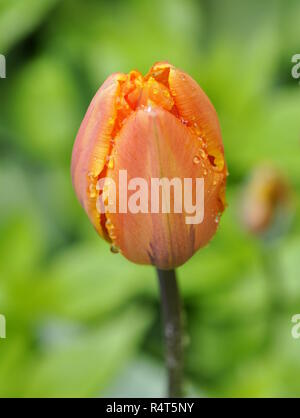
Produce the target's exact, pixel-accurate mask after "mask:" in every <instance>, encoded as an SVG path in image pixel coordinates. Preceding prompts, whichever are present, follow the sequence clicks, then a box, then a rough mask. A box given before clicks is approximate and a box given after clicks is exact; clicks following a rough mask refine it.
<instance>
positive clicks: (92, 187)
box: [89, 183, 97, 199]
mask: <svg viewBox="0 0 300 418" xmlns="http://www.w3.org/2000/svg"><path fill="white" fill-rule="evenodd" d="M89 195H90V198H91V199H94V198H95V197H96V196H97V192H96V187H95V185H94V183H92V184H90V185H89Z"/></svg>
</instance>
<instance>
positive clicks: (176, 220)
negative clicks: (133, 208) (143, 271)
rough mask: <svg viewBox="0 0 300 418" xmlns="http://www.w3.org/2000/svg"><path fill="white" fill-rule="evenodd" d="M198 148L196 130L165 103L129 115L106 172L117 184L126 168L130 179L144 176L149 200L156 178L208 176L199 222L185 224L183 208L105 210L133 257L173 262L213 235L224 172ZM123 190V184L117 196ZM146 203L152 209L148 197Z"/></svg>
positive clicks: (163, 263)
mask: <svg viewBox="0 0 300 418" xmlns="http://www.w3.org/2000/svg"><path fill="white" fill-rule="evenodd" d="M199 148H200V144H199V141H198V140H197V137H196V136H195V135H193V133H192V131H191V130H190V129H188V127H187V126H185V125H184V124H183V123H182V122H181V121H180V120H179V119H178V118H176V117H175V116H174V115H173V114H171V113H170V112H168V111H166V110H164V109H162V108H158V107H154V108H151V107H149V108H147V109H139V110H137V111H136V112H135V113H134V114H132V115H131V116H130V117H129V118H128V120H127V121H126V124H125V125H124V127H123V128H122V130H121V131H120V133H119V137H118V140H117V141H116V144H115V147H114V149H113V153H112V158H113V159H114V167H113V168H112V169H108V171H107V177H109V178H111V179H113V180H114V182H115V184H117V185H118V182H119V173H120V170H127V176H128V182H129V181H130V180H131V179H133V178H137V177H138V178H142V179H145V180H146V181H147V184H148V186H149V187H148V193H149V198H148V201H149V200H150V183H151V179H152V178H158V179H161V178H164V177H166V178H168V179H170V180H171V179H172V178H180V179H181V180H182V181H183V179H184V178H191V179H193V181H195V179H196V178H204V211H205V212H204V213H205V218H204V222H202V223H199V224H196V225H187V224H186V218H185V216H186V215H187V214H182V213H161V212H160V213H137V214H133V213H131V212H130V211H128V213H108V214H106V217H107V219H108V221H109V224H110V228H111V230H113V237H112V241H113V243H114V245H116V246H117V247H119V248H120V250H121V252H122V253H123V255H124V256H125V257H127V258H128V259H129V260H131V261H134V262H136V263H140V264H154V265H156V266H157V267H159V268H161V269H170V268H174V267H177V266H179V265H181V264H183V263H184V262H185V261H186V260H187V259H189V258H190V257H191V256H192V255H193V254H194V252H195V251H196V250H197V249H198V248H199V247H201V246H203V245H205V244H206V243H207V242H208V241H209V240H210V238H211V237H212V236H213V235H214V233H215V231H216V228H217V226H218V213H219V212H220V211H222V210H223V204H222V202H221V201H220V191H221V189H222V188H224V184H225V179H226V176H225V174H224V173H223V172H222V173H219V172H216V171H214V170H213V168H212V166H211V163H210V161H209V159H208V158H199V157H197V155H198V154H199ZM195 157H197V160H195ZM130 193H133V192H128V198H130ZM119 196H120V190H118V193H117V196H116V198H117V202H118V199H119ZM172 203H173V200H171V205H172ZM148 209H149V212H150V210H151V207H150V202H149V205H148ZM117 212H118V211H117Z"/></svg>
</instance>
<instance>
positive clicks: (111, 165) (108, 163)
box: [106, 155, 114, 168]
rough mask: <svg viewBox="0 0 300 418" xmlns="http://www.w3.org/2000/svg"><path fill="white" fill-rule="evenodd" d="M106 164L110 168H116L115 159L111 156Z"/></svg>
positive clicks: (107, 158)
mask: <svg viewBox="0 0 300 418" xmlns="http://www.w3.org/2000/svg"><path fill="white" fill-rule="evenodd" d="M106 162H107V167H108V168H114V159H113V157H112V156H111V155H110V156H108V157H106Z"/></svg>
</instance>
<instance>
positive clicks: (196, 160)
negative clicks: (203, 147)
mask: <svg viewBox="0 0 300 418" xmlns="http://www.w3.org/2000/svg"><path fill="white" fill-rule="evenodd" d="M200 161H201V160H200V158H199V157H198V155H195V157H194V158H193V163H194V164H199V163H200Z"/></svg>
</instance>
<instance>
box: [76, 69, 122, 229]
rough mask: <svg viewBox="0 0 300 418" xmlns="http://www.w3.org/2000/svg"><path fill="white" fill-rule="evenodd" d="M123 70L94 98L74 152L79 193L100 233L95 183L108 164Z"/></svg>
mask: <svg viewBox="0 0 300 418" xmlns="http://www.w3.org/2000/svg"><path fill="white" fill-rule="evenodd" d="M123 77H124V76H123V74H113V75H111V76H110V77H108V79H107V80H106V81H105V82H104V84H103V85H102V86H101V88H100V89H99V90H98V91H97V93H96V95H95V97H94V98H93V100H92V102H91V104H90V106H89V108H88V110H87V113H86V115H85V117H84V119H83V121H82V124H81V126H80V129H79V132H78V134H77V137H76V141H75V144H74V148H73V154H72V165H71V172H72V181H73V185H74V188H75V191H76V194H77V196H78V198H79V200H80V202H81V204H82V206H83V207H84V209H85V210H86V212H87V214H88V216H89V218H90V220H91V222H92V223H93V225H94V227H95V228H96V230H97V231H98V233H99V234H100V235H101V236H104V237H105V235H106V234H105V231H104V230H103V227H102V226H101V222H100V219H99V214H98V213H97V211H96V199H97V193H96V183H97V179H98V176H99V175H100V173H101V172H102V170H103V168H104V167H105V163H106V157H107V155H108V154H109V150H110V139H111V134H112V131H113V128H114V121H115V118H116V103H115V102H116V97H117V95H118V92H119V89H120V85H119V80H120V79H122V78H123Z"/></svg>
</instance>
